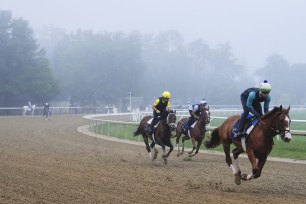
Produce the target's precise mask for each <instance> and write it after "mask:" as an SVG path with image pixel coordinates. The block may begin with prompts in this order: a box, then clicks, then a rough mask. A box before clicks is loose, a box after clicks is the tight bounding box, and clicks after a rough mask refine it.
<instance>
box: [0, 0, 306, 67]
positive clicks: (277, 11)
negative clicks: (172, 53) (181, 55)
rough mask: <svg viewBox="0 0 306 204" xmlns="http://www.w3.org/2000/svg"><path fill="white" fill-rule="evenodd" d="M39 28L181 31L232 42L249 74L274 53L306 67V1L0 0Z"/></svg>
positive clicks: (192, 36) (188, 37)
mask: <svg viewBox="0 0 306 204" xmlns="http://www.w3.org/2000/svg"><path fill="white" fill-rule="evenodd" d="M0 9H2V10H11V11H12V13H13V16H14V17H22V18H24V19H25V20H28V21H29V22H30V25H31V26H32V27H33V28H39V27H42V26H43V25H52V26H54V27H61V28H64V29H66V30H76V29H78V28H82V29H90V30H94V31H97V32H98V31H101V30H106V31H110V32H117V31H122V32H126V33H127V32H130V31H134V30H139V31H140V32H141V33H153V34H158V33H159V32H160V31H165V30H169V29H175V30H177V31H178V32H179V33H180V34H181V35H182V36H183V37H184V39H185V40H186V42H190V41H192V40H196V39H199V38H202V39H203V41H204V42H206V43H207V44H209V45H210V46H211V47H213V48H215V47H216V46H217V45H218V44H223V43H227V42H228V43H230V45H231V46H232V51H233V54H234V55H235V57H237V60H238V62H239V63H242V64H243V65H245V66H246V67H247V68H248V69H249V70H254V69H257V68H259V67H260V66H263V65H264V64H265V59H266V58H267V57H268V56H269V55H272V54H280V55H282V56H283V57H284V58H285V59H286V60H287V61H288V62H289V63H291V64H293V63H306V25H305V19H306V12H305V11H306V1H305V0H150V1H149V0H0Z"/></svg>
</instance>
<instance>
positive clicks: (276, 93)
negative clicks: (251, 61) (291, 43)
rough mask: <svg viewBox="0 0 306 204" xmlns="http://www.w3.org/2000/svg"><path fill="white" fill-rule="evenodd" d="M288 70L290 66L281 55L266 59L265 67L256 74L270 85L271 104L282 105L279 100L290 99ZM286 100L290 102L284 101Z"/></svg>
mask: <svg viewBox="0 0 306 204" xmlns="http://www.w3.org/2000/svg"><path fill="white" fill-rule="evenodd" d="M290 70H291V67H290V64H289V63H288V62H287V61H286V60H285V59H284V58H283V57H282V56H281V55H271V56H269V57H268V58H267V60H266V65H265V66H264V67H263V68H262V69H260V70H258V71H257V72H256V74H257V75H258V76H259V78H260V79H262V80H265V79H266V80H268V82H269V83H270V84H271V86H272V92H271V96H272V97H273V98H272V100H273V102H272V104H279V103H282V101H280V99H283V98H288V96H289V98H290V97H292V94H290V92H291V87H290V86H288V84H289V83H288V80H289V76H290ZM292 82H293V83H295V82H294V81H292ZM288 100H289V101H290V99H286V101H288Z"/></svg>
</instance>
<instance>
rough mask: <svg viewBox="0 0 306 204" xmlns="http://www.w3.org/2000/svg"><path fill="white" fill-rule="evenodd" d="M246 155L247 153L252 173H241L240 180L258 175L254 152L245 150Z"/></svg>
mask: <svg viewBox="0 0 306 204" xmlns="http://www.w3.org/2000/svg"><path fill="white" fill-rule="evenodd" d="M247 155H248V158H249V160H250V162H251V165H252V173H250V174H248V175H247V174H243V175H242V176H241V179H242V180H251V179H253V178H255V175H256V176H257V177H258V166H257V162H256V157H255V154H254V152H253V151H252V150H249V151H248V150H247ZM259 175H260V173H259ZM257 177H256V178H257Z"/></svg>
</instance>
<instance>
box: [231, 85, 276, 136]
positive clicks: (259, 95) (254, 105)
mask: <svg viewBox="0 0 306 204" xmlns="http://www.w3.org/2000/svg"><path fill="white" fill-rule="evenodd" d="M270 91H271V85H270V84H269V83H268V81H267V80H264V81H263V82H262V83H260V86H259V88H248V89H247V90H245V91H244V92H242V94H241V95H240V99H241V104H242V108H243V113H242V115H241V117H240V120H239V124H238V126H237V128H236V129H235V128H234V129H233V133H234V137H237V136H239V135H242V134H244V125H245V121H246V118H247V116H248V114H249V112H251V113H252V114H253V115H254V116H255V117H257V118H259V117H260V116H262V115H263V113H262V107H261V104H260V103H261V102H264V106H263V109H264V113H266V112H268V111H269V104H270V101H271V96H270V95H269V93H270Z"/></svg>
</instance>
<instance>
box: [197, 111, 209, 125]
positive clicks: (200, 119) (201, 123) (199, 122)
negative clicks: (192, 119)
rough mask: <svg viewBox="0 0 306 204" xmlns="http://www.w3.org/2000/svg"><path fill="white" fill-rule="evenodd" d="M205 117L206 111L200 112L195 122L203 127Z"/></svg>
mask: <svg viewBox="0 0 306 204" xmlns="http://www.w3.org/2000/svg"><path fill="white" fill-rule="evenodd" d="M206 118H207V115H206V113H202V114H201V116H200V118H199V120H198V123H197V124H199V125H200V126H201V127H203V126H204V125H205V124H206Z"/></svg>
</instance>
